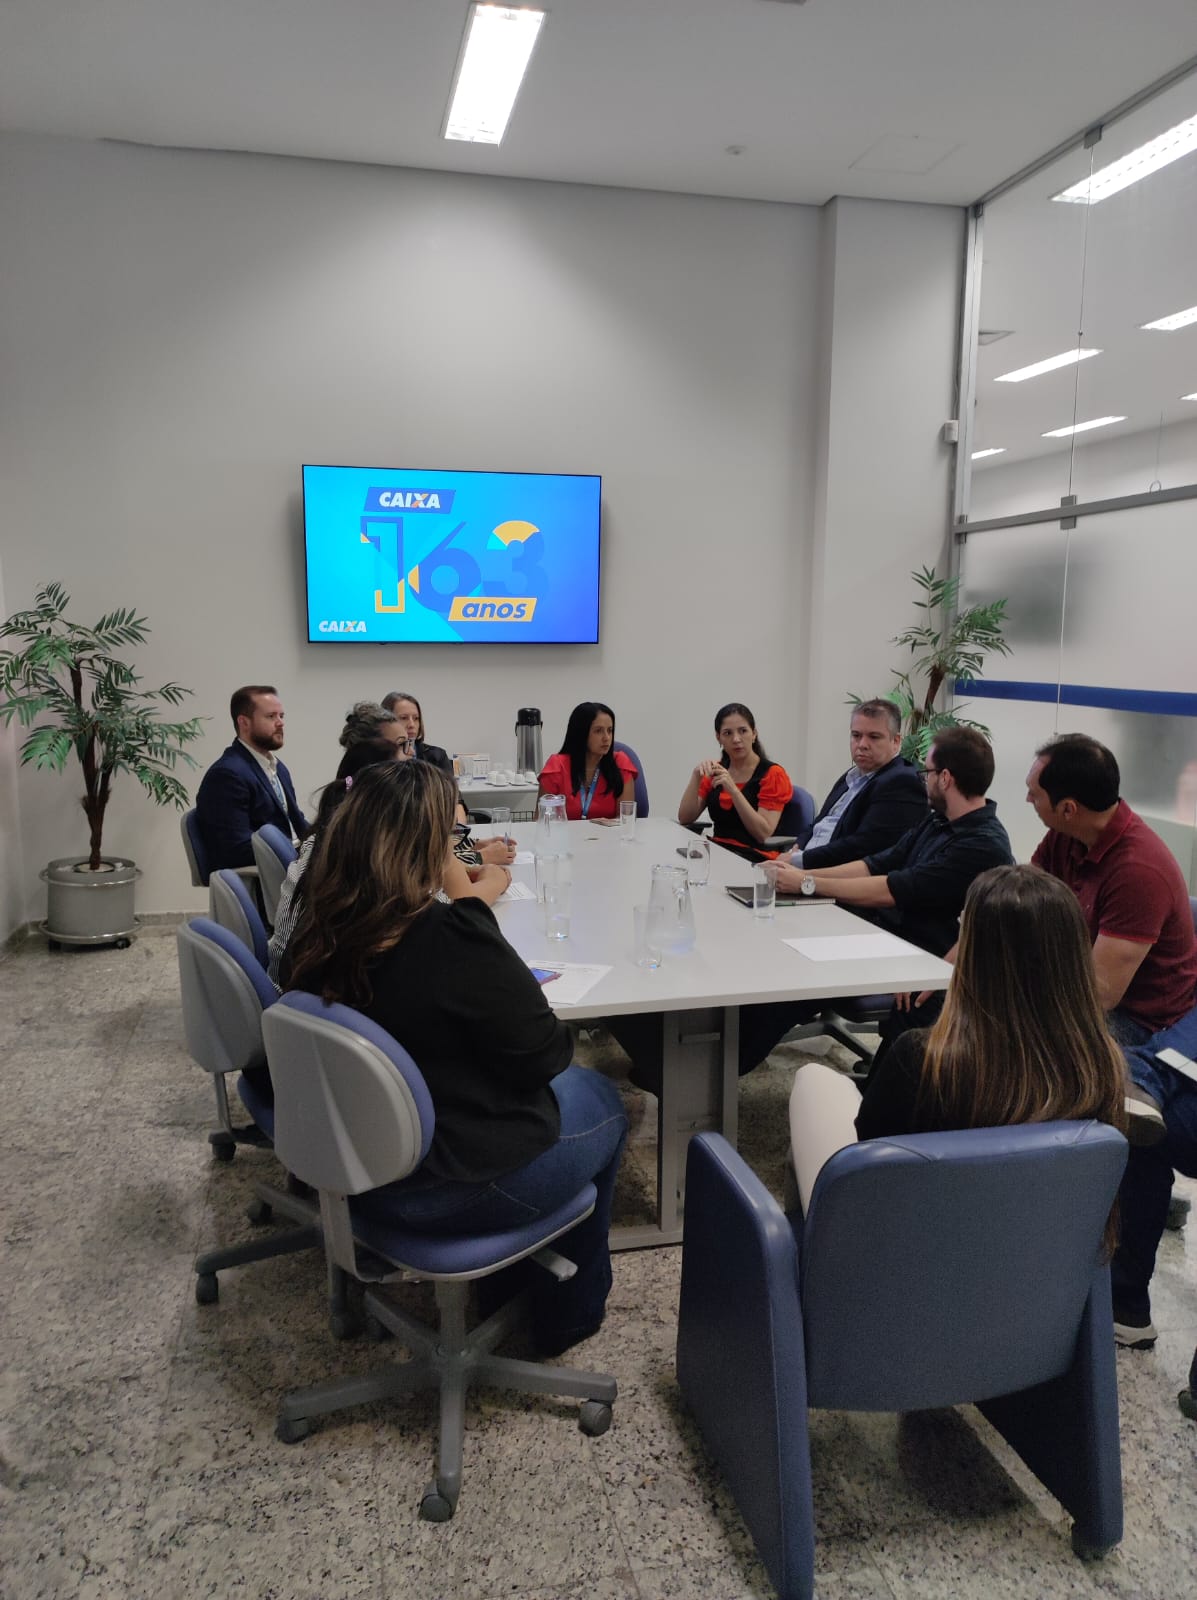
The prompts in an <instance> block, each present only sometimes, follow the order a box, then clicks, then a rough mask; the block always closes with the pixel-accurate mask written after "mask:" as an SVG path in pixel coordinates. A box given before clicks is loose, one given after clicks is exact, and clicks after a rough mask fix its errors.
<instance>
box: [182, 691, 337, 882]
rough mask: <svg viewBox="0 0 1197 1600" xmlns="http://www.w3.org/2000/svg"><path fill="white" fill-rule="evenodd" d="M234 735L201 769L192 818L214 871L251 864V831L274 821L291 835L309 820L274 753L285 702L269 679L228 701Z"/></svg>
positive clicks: (280, 735) (305, 829)
mask: <svg viewBox="0 0 1197 1600" xmlns="http://www.w3.org/2000/svg"><path fill="white" fill-rule="evenodd" d="M229 712H230V715H231V716H232V719H233V727H234V728H235V729H236V730H237V737H236V738H235V739H234V740H233V742H232V744H231V745H230V746H229V747H228V749H227V750H226V751H225V752H224V754H223V755H222V756H221V758H220V760H219V761H216V762H214V763H213V765H212V766H210V767H209V768H208V770H207V772H206V773H205V774H204V778H203V782H202V783H201V784H200V786H199V793H198V794H197V795H196V797H195V812H196V821H197V822H198V824H199V830H200V836H201V838H202V839H203V841H204V845H205V848H206V849H207V852H208V857H209V860H210V861H211V864H212V870H213V872H215V871H216V870H217V869H218V868H219V867H252V866H253V861H254V852H253V845H252V844H251V843H250V838H251V835H252V834H254V833H255V832H256V831H257V830H258V829H259V828H262V827H265V825H266V824H267V823H268V822H272V823H273V824H274V825H275V827H276V828H281V829H282V831H283V833H285V834H287V835H288V836H289V837H293V838H295V839H302V838H303V837H304V835H305V834H306V833H308V831H309V824H308V820H307V818H306V817H305V816H304V814H303V812H302V811H301V810H300V809H299V802H298V801H297V800H296V798H295V785H294V784H293V783H292V782H291V774H290V773H289V772H288V771H287V769H286V767H285V766H284V765H283V764H282V762H281V761H280V760H279V759H278V758H277V756H276V755H275V751H276V750H281V749H282V747H283V705H282V701H281V700H280V699H279V697H278V692H277V690H275V689H274V688H273V687H272V686H271V685H270V684H247V685H246V686H245V688H243V689H238V690H237V691H236V693H235V694H234V695H233V698H232V700H231V701H230V702H229Z"/></svg>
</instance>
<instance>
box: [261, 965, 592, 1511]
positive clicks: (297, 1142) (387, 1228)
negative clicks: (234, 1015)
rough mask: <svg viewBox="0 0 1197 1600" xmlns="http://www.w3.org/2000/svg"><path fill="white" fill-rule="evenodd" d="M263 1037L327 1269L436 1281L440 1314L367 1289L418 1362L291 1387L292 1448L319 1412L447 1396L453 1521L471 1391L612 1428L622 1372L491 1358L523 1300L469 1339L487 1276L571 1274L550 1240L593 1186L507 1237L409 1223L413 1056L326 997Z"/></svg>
mask: <svg viewBox="0 0 1197 1600" xmlns="http://www.w3.org/2000/svg"><path fill="white" fill-rule="evenodd" d="M262 1031H263V1035H264V1038H265V1041H266V1050H267V1054H268V1056H269V1060H270V1068H271V1073H272V1075H273V1078H274V1084H275V1090H276V1094H277V1103H276V1108H275V1149H276V1152H277V1154H278V1155H279V1157H280V1158H281V1159H282V1160H283V1161H284V1162H285V1163H286V1165H287V1167H288V1169H289V1170H290V1171H292V1172H294V1173H295V1174H296V1176H297V1177H299V1178H301V1179H302V1180H303V1181H304V1182H305V1183H308V1184H310V1185H311V1186H312V1187H313V1188H314V1189H317V1190H319V1193H320V1215H321V1220H322V1224H323V1232H324V1245H325V1253H326V1256H327V1259H328V1263H329V1269H330V1272H332V1271H336V1270H343V1271H344V1272H345V1273H347V1274H349V1275H351V1276H353V1277H355V1278H357V1279H359V1280H360V1281H361V1282H363V1283H366V1284H381V1283H385V1282H386V1281H388V1280H390V1279H394V1280H400V1279H403V1278H412V1277H414V1278H427V1279H431V1280H432V1281H433V1282H434V1283H435V1285H436V1304H437V1310H438V1313H439V1322H438V1326H437V1327H435V1328H433V1327H429V1326H425V1325H424V1324H423V1323H421V1322H417V1321H416V1320H415V1319H414V1318H412V1317H409V1316H408V1315H407V1314H406V1313H405V1312H403V1311H402V1310H400V1308H399V1307H398V1306H397V1305H395V1304H394V1303H393V1302H392V1301H391V1300H389V1299H388V1298H386V1297H385V1296H383V1295H381V1294H379V1293H378V1291H377V1289H376V1288H373V1287H371V1288H367V1289H366V1291H365V1294H364V1296H363V1303H364V1306H365V1310H366V1312H367V1315H368V1317H369V1319H370V1331H371V1332H372V1333H374V1334H375V1335H377V1336H381V1335H382V1333H383V1332H390V1333H392V1334H394V1335H395V1336H396V1337H397V1338H398V1339H399V1340H400V1341H401V1342H402V1344H404V1345H405V1346H406V1347H407V1349H408V1350H409V1351H410V1352H411V1359H410V1360H408V1361H401V1362H396V1363H393V1364H392V1365H391V1366H389V1367H384V1368H383V1369H381V1370H380V1371H378V1372H375V1373H373V1374H371V1375H369V1376H351V1377H347V1378H342V1379H339V1380H334V1381H332V1382H328V1383H321V1384H317V1385H316V1386H315V1387H314V1388H312V1389H307V1390H304V1391H301V1392H299V1393H297V1394H291V1395H288V1396H287V1397H286V1398H285V1399H284V1400H283V1402H282V1406H281V1408H280V1411H279V1420H278V1428H277V1432H278V1437H279V1438H280V1439H281V1440H282V1441H283V1442H284V1443H287V1444H290V1443H294V1442H296V1441H298V1440H299V1439H302V1438H303V1437H304V1436H305V1435H306V1434H307V1433H308V1432H309V1431H310V1429H311V1425H312V1419H313V1418H315V1417H319V1416H325V1415H327V1414H328V1413H330V1412H334V1411H340V1410H343V1409H344V1408H345V1407H346V1406H354V1405H362V1404H365V1403H367V1402H369V1401H374V1400H382V1399H388V1398H396V1397H399V1396H403V1395H409V1394H415V1393H417V1392H418V1391H420V1390H421V1389H427V1388H432V1389H434V1390H436V1391H438V1395H439V1400H440V1406H439V1410H440V1442H439V1449H438V1451H437V1471H436V1477H435V1479H434V1481H433V1482H432V1483H431V1484H430V1485H429V1486H428V1488H427V1490H426V1491H425V1493H424V1496H423V1499H422V1500H421V1503H420V1515H421V1516H422V1517H423V1518H424V1519H425V1520H426V1521H429V1522H446V1521H448V1519H449V1518H450V1517H451V1516H452V1515H453V1512H454V1510H455V1508H456V1505H457V1497H458V1494H459V1492H460V1489H461V1469H462V1455H463V1442H464V1428H465V1395H466V1390H467V1389H468V1388H469V1387H471V1386H472V1385H474V1384H479V1383H485V1384H493V1385H496V1386H498V1387H499V1388H504V1389H514V1390H515V1391H517V1392H518V1393H522V1394H555V1395H569V1396H572V1397H574V1398H575V1399H579V1400H581V1401H582V1402H583V1404H582V1405H581V1407H580V1408H579V1412H578V1425H579V1427H580V1428H581V1429H582V1431H583V1432H584V1433H589V1434H600V1433H603V1432H605V1431H606V1429H607V1427H608V1426H609V1424H610V1421H611V1406H612V1404H613V1403H614V1400H615V1395H616V1384H615V1379H614V1378H611V1377H607V1376H605V1375H604V1374H601V1373H594V1372H581V1371H578V1370H576V1369H575V1368H573V1367H558V1366H548V1365H542V1364H540V1363H538V1362H531V1361H518V1360H514V1359H512V1358H510V1357H507V1356H498V1355H495V1354H494V1353H493V1352H494V1349H495V1346H496V1345H498V1344H499V1342H500V1341H501V1340H502V1339H503V1338H504V1336H505V1335H506V1334H507V1333H509V1332H510V1331H511V1330H512V1329H513V1328H514V1327H515V1325H516V1322H517V1320H518V1317H519V1315H520V1313H521V1311H522V1310H523V1306H522V1304H521V1303H520V1301H519V1300H518V1299H517V1300H515V1301H509V1302H508V1304H507V1305H505V1306H503V1307H502V1308H501V1309H500V1310H498V1311H496V1312H494V1314H493V1315H491V1316H490V1317H488V1318H487V1319H486V1320H485V1321H484V1322H482V1323H480V1324H479V1325H478V1327H476V1328H474V1329H473V1330H472V1331H471V1332H469V1333H467V1332H466V1325H465V1323H466V1301H467V1296H468V1293H469V1286H470V1284H471V1283H472V1282H473V1281H474V1280H475V1279H476V1278H484V1277H488V1276H490V1275H491V1274H492V1273H495V1272H498V1271H499V1270H500V1269H502V1268H503V1267H505V1266H509V1265H511V1264H512V1263H514V1262H517V1261H522V1260H524V1259H525V1258H531V1259H532V1260H534V1261H535V1262H537V1263H538V1264H539V1265H540V1266H541V1267H543V1268H544V1269H545V1270H547V1271H549V1272H551V1273H553V1274H554V1276H556V1277H558V1278H569V1277H572V1276H573V1273H574V1271H575V1267H574V1264H573V1262H570V1261H566V1260H565V1259H564V1258H563V1257H562V1256H560V1255H558V1254H556V1252H554V1251H551V1250H549V1249H548V1246H549V1245H550V1244H551V1243H552V1241H553V1240H554V1239H556V1238H558V1237H559V1236H560V1235H561V1234H563V1233H568V1232H569V1230H570V1229H571V1228H573V1227H574V1226H575V1225H576V1224H577V1223H579V1222H581V1221H582V1220H583V1219H584V1218H585V1217H587V1216H589V1215H590V1213H591V1211H593V1209H594V1204H595V1198H596V1196H595V1188H594V1185H593V1184H592V1183H586V1184H584V1185H583V1186H582V1187H581V1189H579V1191H578V1193H577V1194H576V1195H575V1196H574V1197H573V1198H572V1199H571V1200H569V1201H567V1202H566V1203H565V1204H563V1205H561V1206H559V1207H558V1208H557V1210H556V1211H555V1212H553V1213H552V1214H550V1215H549V1216H545V1217H540V1218H538V1219H537V1220H535V1221H534V1222H529V1223H524V1224H522V1225H520V1226H516V1227H512V1228H507V1229H504V1230H502V1231H499V1232H490V1233H479V1234H477V1235H474V1236H456V1235H445V1234H438V1233H435V1232H428V1233H421V1232H420V1231H419V1230H418V1229H414V1228H410V1227H407V1226H405V1225H404V1224H403V1223H402V1222H400V1221H399V1220H398V1218H397V1217H396V1215H395V1209H394V1204H393V1201H392V1200H391V1198H390V1189H389V1187H388V1186H391V1185H394V1184H396V1183H397V1181H398V1180H399V1179H402V1178H405V1177H407V1176H408V1175H409V1174H411V1173H413V1172H415V1170H416V1169H417V1168H418V1167H419V1165H420V1163H421V1162H422V1161H423V1159H424V1157H425V1156H426V1155H427V1154H428V1150H429V1147H430V1146H431V1143H432V1134H433V1128H434V1112H433V1107H432V1101H431V1098H430V1097H429V1094H428V1088H427V1085H426V1084H425V1082H424V1079H423V1077H422V1076H421V1074H420V1072H419V1069H418V1068H417V1067H416V1065H415V1063H414V1062H413V1061H412V1059H411V1057H410V1056H409V1055H408V1054H407V1052H406V1051H405V1050H404V1049H403V1048H402V1047H401V1046H400V1045H399V1044H398V1043H396V1041H395V1040H394V1039H393V1038H392V1037H391V1036H390V1034H388V1033H386V1032H384V1031H383V1029H381V1028H380V1027H378V1026H377V1024H376V1023H374V1022H371V1021H370V1019H369V1018H368V1017H364V1016H362V1015H361V1013H360V1012H357V1011H354V1010H351V1009H350V1007H348V1006H342V1005H325V1004H324V1003H323V1002H322V1001H320V1000H319V999H318V998H317V997H316V996H315V995H309V994H301V993H291V994H287V995H284V996H283V998H282V999H281V1000H280V1001H279V1002H278V1004H277V1005H274V1006H272V1007H271V1008H270V1010H269V1011H267V1012H266V1014H265V1016H264V1017H263V1019H262Z"/></svg>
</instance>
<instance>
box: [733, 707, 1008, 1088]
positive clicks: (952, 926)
mask: <svg viewBox="0 0 1197 1600" xmlns="http://www.w3.org/2000/svg"><path fill="white" fill-rule="evenodd" d="M924 771H925V782H926V785H927V800H928V803H929V805H930V807H931V809H930V811H929V812H928V813H927V815H926V817H924V819H923V820H922V821H921V822H920V823H918V825H917V826H916V827H913V828H911V829H909V831H908V832H906V833H905V834H903V836H902V838H901V839H899V840H898V842H897V844H894V845H891V846H890V847H889V849H888V850H881V851H878V852H877V853H876V854H874V855H868V856H865V857H864V858H863V859H862V860H859V861H846V862H844V863H842V864H841V865H840V866H837V867H825V868H823V869H822V870H818V869H817V870H815V871H813V872H810V871H807V870H806V868H805V867H795V866H791V865H788V864H786V865H783V866H780V867H779V868H778V873H777V887H778V889H779V891H781V892H783V893H786V894H825V895H832V896H834V898H835V899H836V900H838V901H839V903H840V904H841V905H845V906H848V907H850V908H851V909H852V910H853V911H857V912H859V913H860V914H861V915H862V916H865V917H868V919H869V920H870V921H871V922H875V923H877V924H878V925H879V926H880V927H883V928H887V929H889V930H890V931H891V932H892V933H896V934H899V935H900V936H901V937H902V938H903V939H908V940H909V941H910V943H911V944H916V945H918V946H919V948H920V949H922V950H926V951H928V952H929V953H930V954H931V955H934V956H944V955H946V954H947V952H948V951H949V950H950V949H951V948H952V946H953V945H954V944H955V943H956V935H957V925H958V923H959V919H960V913H961V912H962V911H963V909H964V897H965V895H966V894H967V893H968V890H969V885H970V884H971V883H972V881H973V879H974V878H977V877H979V876H980V875H981V873H982V872H987V871H988V870H989V868H990V867H1004V866H1011V865H1012V864H1013V862H1014V856H1013V854H1012V853H1011V850H1010V840H1009V838H1008V836H1007V834H1006V830H1005V828H1004V827H1003V826H1002V824H1001V823H1000V822H999V821H998V815H997V807H996V805H995V804H994V802H993V801H992V800H987V799H986V798H985V795H986V793H987V791H988V789H989V785H990V784H991V783H992V782H993V750H992V748H991V747H990V744H989V741H988V739H986V738H985V736H984V734H982V733H979V732H978V731H977V729H975V728H957V727H953V728H944V729H943V730H942V732H940V733H938V734H936V736H935V738H934V740H933V741H932V744H931V748H930V750H929V751H928V752H927V763H926V767H925V769H924ZM832 999H833V997H831V996H828V998H827V999H826V1000H823V1001H805V1002H803V1001H792V1002H791V1001H782V1002H780V1003H779V1004H777V1005H767V1006H752V1007H745V1008H744V1010H743V1011H742V1012H741V1013H740V1064H741V1071H745V1072H746V1071H749V1070H750V1069H751V1068H752V1067H754V1066H756V1064H757V1063H758V1062H759V1061H762V1060H764V1058H765V1056H767V1055H768V1053H769V1051H770V1050H771V1049H772V1048H773V1046H774V1045H775V1044H776V1043H777V1041H778V1040H779V1039H780V1038H781V1037H782V1035H783V1034H785V1033H788V1031H789V1030H790V1029H791V1028H793V1027H796V1026H797V1025H798V1024H799V1023H802V1022H808V1021H811V1020H812V1019H813V1018H814V1017H815V1016H817V1015H818V1013H819V1012H820V1011H821V1010H822V1009H823V1008H824V1007H825V1006H827V1005H829V1004H831V1003H832ZM942 1003H943V996H942V995H941V994H935V995H932V996H930V997H929V998H928V999H927V1000H926V1001H925V1003H924V1004H923V1005H922V1006H911V1007H910V1008H909V1009H903V1010H902V1011H900V1012H899V1011H898V1010H897V1008H896V1007H895V1009H894V1011H893V1012H891V1014H890V1016H889V1018H888V1019H887V1020H886V1022H885V1023H884V1024H883V1025H882V1028H881V1035H882V1039H883V1040H888V1039H889V1038H890V1037H891V1036H892V1035H894V1034H896V1033H897V1032H901V1031H904V1030H905V1029H906V1028H922V1027H926V1026H928V1025H929V1023H930V1022H932V1021H933V1020H934V1019H935V1017H936V1016H937V1015H938V1014H939V1008H940V1006H941V1005H942Z"/></svg>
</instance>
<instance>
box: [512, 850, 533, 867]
mask: <svg viewBox="0 0 1197 1600" xmlns="http://www.w3.org/2000/svg"><path fill="white" fill-rule="evenodd" d="M535 860H536V855H535V853H534V852H533V851H531V850H517V851H516V852H515V862H514V865H515V866H517V867H530V866H532V864H533V863H534V862H535Z"/></svg>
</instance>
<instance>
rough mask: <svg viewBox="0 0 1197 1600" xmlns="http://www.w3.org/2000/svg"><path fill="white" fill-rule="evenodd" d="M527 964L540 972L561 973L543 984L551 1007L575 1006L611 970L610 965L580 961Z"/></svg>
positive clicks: (532, 962) (530, 962)
mask: <svg viewBox="0 0 1197 1600" xmlns="http://www.w3.org/2000/svg"><path fill="white" fill-rule="evenodd" d="M528 965H529V966H530V967H539V968H540V970H541V971H542V972H559V973H560V974H561V976H560V977H559V978H554V979H553V981H552V982H551V983H546V984H545V986H544V992H545V998H546V999H547V1000H548V1002H549V1004H550V1005H551V1006H553V1007H557V1006H576V1005H577V1003H578V1001H579V1000H581V998H582V996H583V995H585V994H588V993H589V992H590V990H591V989H593V988H594V986H595V984H596V983H597V982H598V981H599V979H600V978H605V977H606V976H607V974H608V973H609V972H610V970H611V968H610V967H600V966H588V965H587V964H586V963H585V962H581V961H529V963H528Z"/></svg>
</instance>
